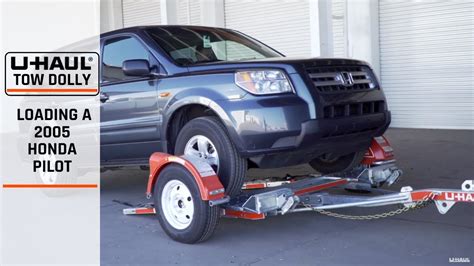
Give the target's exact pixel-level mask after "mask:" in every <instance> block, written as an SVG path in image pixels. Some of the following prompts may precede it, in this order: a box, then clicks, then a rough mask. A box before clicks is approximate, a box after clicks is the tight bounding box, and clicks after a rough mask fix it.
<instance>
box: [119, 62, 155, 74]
mask: <svg viewBox="0 0 474 266" xmlns="http://www.w3.org/2000/svg"><path fill="white" fill-rule="evenodd" d="M122 70H123V73H124V74H125V75H127V76H149V75H151V69H150V63H148V60H145V59H132V60H125V61H123V63H122Z"/></svg>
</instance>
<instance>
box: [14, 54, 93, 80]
mask: <svg viewBox="0 0 474 266" xmlns="http://www.w3.org/2000/svg"><path fill="white" fill-rule="evenodd" d="M10 60H11V61H10V63H11V69H12V70H28V69H30V70H35V71H39V70H43V71H44V70H56V71H61V70H67V71H77V70H91V66H90V65H88V64H87V63H86V62H87V60H93V59H91V58H89V59H87V58H86V57H85V56H75V57H65V58H61V57H59V56H53V57H40V56H34V57H31V58H30V57H26V56H25V57H21V58H17V57H16V56H12V57H11V58H10ZM12 75H13V77H14V81H15V85H29V86H42V85H45V84H48V86H55V85H62V86H64V85H66V86H88V85H89V80H90V78H91V73H80V74H78V73H58V72H55V73H49V74H47V75H46V74H45V73H14V74H12Z"/></svg>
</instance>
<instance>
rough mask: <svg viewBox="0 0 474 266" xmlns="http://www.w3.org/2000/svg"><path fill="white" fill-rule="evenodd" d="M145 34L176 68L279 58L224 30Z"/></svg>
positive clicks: (191, 29) (178, 29) (168, 29)
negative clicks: (208, 63)
mask: <svg viewBox="0 0 474 266" xmlns="http://www.w3.org/2000/svg"><path fill="white" fill-rule="evenodd" d="M147 32H148V34H149V35H150V36H151V37H152V38H153V39H154V40H155V41H156V43H157V44H158V45H159V46H160V47H161V48H163V49H164V50H165V52H166V53H168V55H169V56H170V57H171V58H173V60H174V61H175V62H176V63H177V64H178V65H192V64H199V63H206V62H217V61H238V60H247V59H261V58H268V57H281V56H282V55H281V54H279V53H278V52H276V51H275V50H273V49H272V48H270V47H268V46H265V45H264V44H262V43H259V42H257V41H254V40H252V39H250V38H248V37H245V36H244V35H242V34H239V33H237V32H233V31H227V30H224V29H211V28H199V27H162V28H158V27H157V28H153V29H149V30H147Z"/></svg>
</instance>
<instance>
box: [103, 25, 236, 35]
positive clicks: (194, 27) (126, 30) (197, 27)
mask: <svg viewBox="0 0 474 266" xmlns="http://www.w3.org/2000/svg"><path fill="white" fill-rule="evenodd" d="M153 28H189V29H222V30H229V29H226V28H221V27H208V26H195V25H146V26H133V27H127V28H122V29H118V30H113V31H108V32H105V33H102V34H101V35H100V37H106V36H109V35H114V34H118V33H127V32H128V33H133V32H137V31H144V30H147V29H153Z"/></svg>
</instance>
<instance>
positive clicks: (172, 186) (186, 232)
mask: <svg viewBox="0 0 474 266" xmlns="http://www.w3.org/2000/svg"><path fill="white" fill-rule="evenodd" d="M153 194H154V195H155V197H154V203H155V208H156V210H157V215H158V221H159V222H160V224H161V227H162V228H163V230H164V231H165V233H166V234H167V235H168V236H169V237H171V238H172V239H174V240H176V241H178V242H182V243H187V244H193V243H197V242H202V241H205V240H207V239H208V238H209V237H210V236H211V235H212V233H213V232H214V230H215V229H216V227H217V224H218V219H219V211H220V209H219V207H217V206H214V207H211V206H209V203H208V202H207V201H203V200H201V195H200V192H199V187H198V185H197V184H196V181H195V180H194V177H193V176H192V174H191V173H190V172H189V171H188V170H186V169H185V168H184V167H182V166H180V165H168V166H166V167H165V168H164V169H163V170H162V171H161V173H160V174H159V176H158V179H157V181H156V183H155V189H154V193H153Z"/></svg>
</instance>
